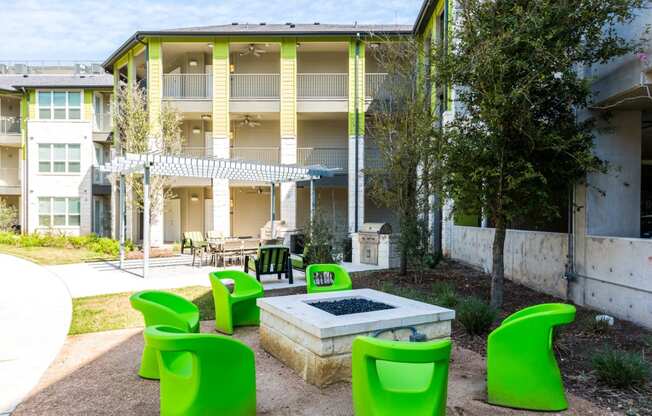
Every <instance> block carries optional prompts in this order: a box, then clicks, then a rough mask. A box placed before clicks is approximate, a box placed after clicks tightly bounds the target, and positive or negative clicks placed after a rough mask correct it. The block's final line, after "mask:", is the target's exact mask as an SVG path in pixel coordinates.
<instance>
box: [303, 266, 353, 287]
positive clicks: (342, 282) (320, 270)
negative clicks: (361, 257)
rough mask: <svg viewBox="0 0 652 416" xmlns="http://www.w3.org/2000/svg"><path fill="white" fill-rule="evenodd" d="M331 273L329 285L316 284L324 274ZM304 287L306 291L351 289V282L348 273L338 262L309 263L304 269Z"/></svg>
mask: <svg viewBox="0 0 652 416" xmlns="http://www.w3.org/2000/svg"><path fill="white" fill-rule="evenodd" d="M326 273H329V274H331V275H332V279H331V280H332V282H331V284H329V285H318V283H321V282H320V280H321V281H323V280H324V278H323V276H324V274H326ZM306 287H307V289H308V293H322V292H337V291H340V290H351V289H352V288H353V284H352V283H351V278H350V277H349V273H347V271H346V269H344V267H342V266H340V265H339V264H311V265H310V266H308V268H307V269H306Z"/></svg>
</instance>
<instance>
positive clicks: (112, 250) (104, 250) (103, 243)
mask: <svg viewBox="0 0 652 416" xmlns="http://www.w3.org/2000/svg"><path fill="white" fill-rule="evenodd" d="M86 247H87V248H88V249H89V250H91V251H94V252H96V253H101V254H108V255H110V256H117V255H118V254H119V253H120V243H119V242H117V241H116V240H112V239H110V238H99V239H96V240H95V241H91V242H90V243H89V244H88V245H87V246H86Z"/></svg>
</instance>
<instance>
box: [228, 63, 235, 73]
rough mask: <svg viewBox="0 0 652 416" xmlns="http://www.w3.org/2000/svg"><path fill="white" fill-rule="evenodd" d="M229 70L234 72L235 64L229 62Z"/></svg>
mask: <svg viewBox="0 0 652 416" xmlns="http://www.w3.org/2000/svg"><path fill="white" fill-rule="evenodd" d="M229 72H230V73H234V72H235V65H233V64H231V65H229Z"/></svg>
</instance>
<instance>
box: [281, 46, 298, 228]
mask: <svg viewBox="0 0 652 416" xmlns="http://www.w3.org/2000/svg"><path fill="white" fill-rule="evenodd" d="M280 94H281V97H280V99H281V103H280V104H281V114H280V116H281V163H282V164H295V163H297V40H296V39H295V38H286V39H283V41H282V43H281V91H280ZM280 188H281V195H280V196H281V219H282V220H283V221H285V223H286V225H287V226H288V227H289V228H290V229H294V228H295V226H296V218H297V186H296V184H295V183H282V184H281V187H280ZM278 237H283V236H278Z"/></svg>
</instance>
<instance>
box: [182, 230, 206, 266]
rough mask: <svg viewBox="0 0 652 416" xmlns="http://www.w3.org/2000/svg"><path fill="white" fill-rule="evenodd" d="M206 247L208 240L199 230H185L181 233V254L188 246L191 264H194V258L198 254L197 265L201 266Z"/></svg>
mask: <svg viewBox="0 0 652 416" xmlns="http://www.w3.org/2000/svg"><path fill="white" fill-rule="evenodd" d="M207 247H208V241H206V240H205V239H204V236H203V235H202V233H201V232H199V231H186V232H185V233H183V241H181V254H183V250H184V249H185V248H190V252H191V253H192V265H193V266H194V265H195V258H196V257H197V255H199V265H200V266H201V265H202V263H203V260H204V253H206V249H207Z"/></svg>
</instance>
